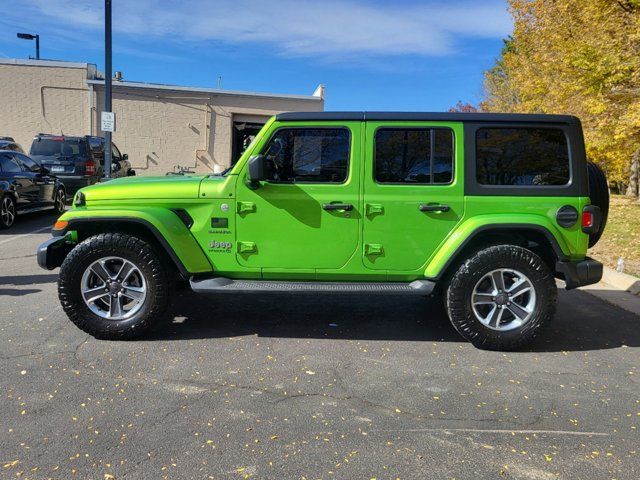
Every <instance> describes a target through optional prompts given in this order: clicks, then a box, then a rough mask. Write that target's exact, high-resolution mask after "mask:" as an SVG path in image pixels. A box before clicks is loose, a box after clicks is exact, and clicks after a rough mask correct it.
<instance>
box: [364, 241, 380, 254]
mask: <svg viewBox="0 0 640 480" xmlns="http://www.w3.org/2000/svg"><path fill="white" fill-rule="evenodd" d="M383 253H384V248H382V245H381V244H380V243H366V244H365V246H364V254H365V255H382V254H383Z"/></svg>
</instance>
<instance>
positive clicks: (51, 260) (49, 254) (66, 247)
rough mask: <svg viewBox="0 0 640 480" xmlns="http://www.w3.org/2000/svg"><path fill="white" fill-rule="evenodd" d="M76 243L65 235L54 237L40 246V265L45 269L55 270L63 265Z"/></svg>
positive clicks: (38, 253) (38, 256)
mask: <svg viewBox="0 0 640 480" xmlns="http://www.w3.org/2000/svg"><path fill="white" fill-rule="evenodd" d="M73 247H74V245H73V244H72V243H71V242H69V241H67V239H66V238H65V237H53V238H50V239H49V240H47V241H46V242H44V243H42V244H41V245H40V246H39V247H38V251H37V253H36V257H37V259H38V265H40V267H41V268H44V269H45V270H53V269H54V268H57V267H59V266H60V265H62V262H63V261H64V259H65V257H66V256H67V254H68V253H69V252H70V251H71V250H72V249H73Z"/></svg>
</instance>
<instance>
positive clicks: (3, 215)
mask: <svg viewBox="0 0 640 480" xmlns="http://www.w3.org/2000/svg"><path fill="white" fill-rule="evenodd" d="M15 221H16V201H15V200H14V199H13V197H11V196H9V195H5V196H4V197H2V201H1V202H0V227H1V228H10V227H12V226H13V224H14V222H15Z"/></svg>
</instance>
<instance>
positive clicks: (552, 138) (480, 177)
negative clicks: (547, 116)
mask: <svg viewBox="0 0 640 480" xmlns="http://www.w3.org/2000/svg"><path fill="white" fill-rule="evenodd" d="M476 180H477V181H478V183H479V184H481V185H511V186H562V185H567V184H568V183H569V182H570V180H571V172H570V166H569V146H568V142H567V137H566V135H565V133H564V132H563V131H562V130H561V129H559V128H538V127H504V128H503V127H488V128H479V129H478V130H477V132H476Z"/></svg>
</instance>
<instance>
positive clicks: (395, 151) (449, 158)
mask: <svg viewBox="0 0 640 480" xmlns="http://www.w3.org/2000/svg"><path fill="white" fill-rule="evenodd" d="M375 179H376V181H377V182H379V183H418V184H443V183H445V184H446V183H451V181H452V180H453V132H452V131H451V130H449V129H444V128H383V129H380V130H378V131H377V132H376V135H375Z"/></svg>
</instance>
